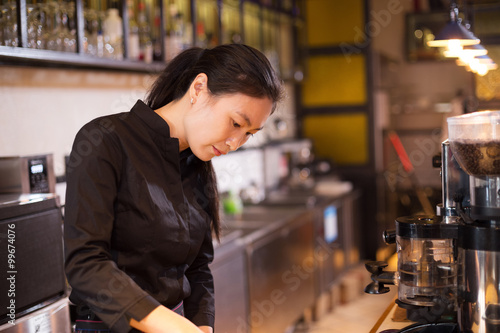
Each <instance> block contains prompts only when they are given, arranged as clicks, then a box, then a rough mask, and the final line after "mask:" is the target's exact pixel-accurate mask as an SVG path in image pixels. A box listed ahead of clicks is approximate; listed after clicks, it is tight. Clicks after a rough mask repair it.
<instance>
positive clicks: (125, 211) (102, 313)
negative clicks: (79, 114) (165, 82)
mask: <svg viewBox="0 0 500 333" xmlns="http://www.w3.org/2000/svg"><path fill="white" fill-rule="evenodd" d="M201 163H204V162H202V161H201V160H199V159H198V158H197V157H196V156H194V155H193V154H192V152H191V150H190V149H187V150H185V151H183V152H181V153H179V141H178V139H176V138H171V137H170V129H169V127H168V125H167V123H166V122H165V121H164V120H163V119H162V118H161V117H160V116H159V115H158V114H156V113H155V112H154V111H153V110H152V109H151V108H149V107H148V106H147V105H145V104H144V103H143V102H141V101H138V102H137V103H136V105H135V106H134V107H133V109H132V110H131V111H130V112H126V113H120V114H115V115H111V116H105V117H101V118H97V119H95V120H93V121H91V122H90V123H88V124H86V125H85V126H84V127H83V128H82V129H81V130H80V131H79V132H78V134H77V135H76V138H75V141H74V144H73V149H72V152H71V155H70V159H69V162H68V165H67V191H66V207H65V221H64V229H65V230H64V234H65V256H66V274H67V278H68V282H69V284H70V286H71V287H72V291H71V295H70V300H71V301H72V302H73V303H75V304H86V305H87V306H89V307H90V309H91V310H92V311H93V312H94V313H95V314H96V315H97V316H98V317H99V318H100V319H101V320H102V321H104V322H105V323H106V324H107V325H108V326H109V327H110V328H111V329H112V330H113V331H116V332H127V331H129V330H130V326H129V320H130V318H134V319H136V320H137V321H140V320H142V319H143V318H144V317H145V316H146V315H148V314H149V313H150V312H151V311H152V310H153V309H155V308H156V307H157V306H158V305H160V304H162V305H165V306H167V307H173V306H175V305H177V304H178V303H179V302H181V301H184V311H185V315H186V317H187V318H188V319H189V320H191V321H192V322H193V323H194V324H195V325H198V326H201V325H209V326H212V327H213V323H214V300H213V278H212V275H211V273H210V269H209V267H208V265H209V263H210V262H211V261H212V259H213V251H214V250H213V245H212V234H211V228H210V223H211V220H210V218H209V216H208V214H207V213H206V211H205V210H204V209H203V208H202V207H203V206H204V205H205V204H206V202H207V199H206V195H205V194H204V186H203V184H202V183H201V182H200V180H199V179H200V172H199V170H200V165H201Z"/></svg>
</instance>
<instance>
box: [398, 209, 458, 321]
mask: <svg viewBox="0 0 500 333" xmlns="http://www.w3.org/2000/svg"><path fill="white" fill-rule="evenodd" d="M456 233H457V228H456V225H451V224H444V223H442V218H441V217H439V216H410V217H400V218H398V219H397V220H396V244H397V254H398V270H397V274H399V276H398V277H397V284H398V299H399V301H400V302H399V304H400V305H402V306H403V307H405V306H404V305H410V306H417V307H432V308H434V309H435V310H437V311H434V314H435V315H437V317H436V318H434V319H437V318H439V317H440V316H441V315H443V314H447V313H451V312H453V311H454V310H455V299H456V281H457V262H456V259H455V258H456V255H455V253H454V247H453V246H454V239H456ZM401 302H402V303H404V304H402V303H401ZM407 308H409V307H407ZM416 319H418V321H421V320H420V319H423V318H416Z"/></svg>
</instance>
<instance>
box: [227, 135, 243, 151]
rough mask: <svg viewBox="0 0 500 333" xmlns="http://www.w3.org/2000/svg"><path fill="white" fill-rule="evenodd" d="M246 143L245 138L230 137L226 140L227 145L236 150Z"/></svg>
mask: <svg viewBox="0 0 500 333" xmlns="http://www.w3.org/2000/svg"><path fill="white" fill-rule="evenodd" d="M244 143H245V141H244V138H237V137H230V138H227V140H226V145H227V146H228V147H229V150H236V149H238V148H240V147H241V145H243V144H244Z"/></svg>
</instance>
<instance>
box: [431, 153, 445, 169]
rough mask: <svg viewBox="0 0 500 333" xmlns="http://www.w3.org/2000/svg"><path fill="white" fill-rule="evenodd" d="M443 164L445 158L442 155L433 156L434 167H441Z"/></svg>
mask: <svg viewBox="0 0 500 333" xmlns="http://www.w3.org/2000/svg"><path fill="white" fill-rule="evenodd" d="M442 165H443V159H442V158H441V155H435V156H432V166H433V167H434V168H441V166H442Z"/></svg>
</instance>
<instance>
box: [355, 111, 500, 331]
mask: <svg viewBox="0 0 500 333" xmlns="http://www.w3.org/2000/svg"><path fill="white" fill-rule="evenodd" d="M448 132H449V138H448V140H446V141H445V142H443V144H442V152H441V159H440V163H439V164H440V166H441V177H442V200H443V202H442V204H440V205H438V207H437V210H436V215H435V216H409V217H400V218H398V219H396V229H395V230H394V231H386V232H385V233H384V239H385V241H386V242H387V243H393V242H395V243H396V245H397V246H396V248H397V256H398V265H397V271H396V272H386V271H383V268H384V267H386V266H387V264H385V263H383V262H368V263H366V267H367V269H368V270H369V271H370V272H371V273H372V280H373V282H372V283H371V284H370V285H368V286H367V287H366V288H365V292H368V293H372V294H377V293H384V292H387V291H388V288H387V287H386V286H385V285H386V284H394V285H396V286H397V287H398V300H397V303H398V305H399V306H400V307H403V308H406V309H407V315H408V318H409V319H410V320H412V321H414V322H416V323H417V324H414V325H411V327H409V328H408V329H403V330H401V331H400V332H424V330H425V332H461V333H462V332H463V333H493V332H500V111H481V112H474V113H470V114H466V115H462V116H458V117H450V118H448ZM419 327H422V329H421V330H418V329H419ZM433 329H434V330H433Z"/></svg>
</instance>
